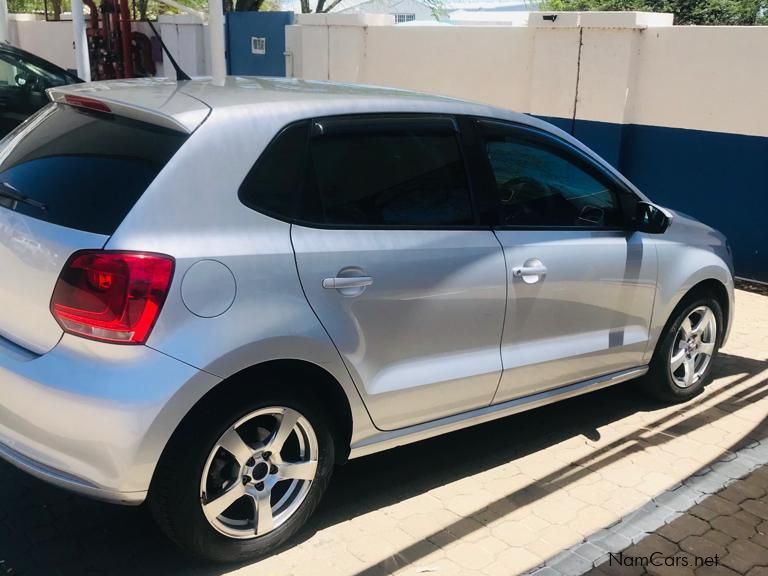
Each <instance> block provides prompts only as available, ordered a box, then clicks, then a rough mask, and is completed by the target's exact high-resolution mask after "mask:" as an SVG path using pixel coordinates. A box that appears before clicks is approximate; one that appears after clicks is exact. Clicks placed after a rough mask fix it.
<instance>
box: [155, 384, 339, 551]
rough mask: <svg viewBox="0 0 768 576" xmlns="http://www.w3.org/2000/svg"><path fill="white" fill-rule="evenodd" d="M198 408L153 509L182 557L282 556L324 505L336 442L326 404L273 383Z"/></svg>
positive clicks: (158, 480)
mask: <svg viewBox="0 0 768 576" xmlns="http://www.w3.org/2000/svg"><path fill="white" fill-rule="evenodd" d="M269 383H270V386H264V388H270V387H271V388H273V390H267V391H265V390H264V389H262V390H261V393H262V394H263V396H262V397H261V398H253V396H254V395H255V394H254V392H253V388H252V387H249V386H243V387H242V388H241V389H239V390H238V389H234V390H232V389H230V391H229V393H228V394H226V395H225V394H222V395H221V396H218V397H214V398H213V399H212V400H208V401H206V402H204V403H201V404H199V406H198V408H197V409H196V410H195V411H194V412H193V413H192V414H190V416H189V417H188V418H187V419H185V420H184V422H183V423H182V426H181V427H180V429H179V430H178V431H177V432H176V434H174V436H173V438H172V439H171V442H170V443H169V445H168V446H167V447H166V449H165V452H164V454H163V457H162V458H161V460H160V464H159V466H158V469H157V472H156V473H155V479H154V480H153V484H152V487H151V491H150V500H149V502H150V507H151V509H152V513H153V514H154V516H155V518H156V519H157V521H158V523H159V524H160V526H161V527H162V528H163V530H164V531H165V532H166V534H168V536H170V537H171V538H172V539H173V540H174V541H175V542H176V543H177V544H179V545H180V546H181V547H182V548H184V549H185V550H188V551H190V552H192V553H193V554H196V555H198V556H202V557H205V558H208V559H211V560H216V561H220V562H238V561H243V560H247V559H253V558H258V557H261V556H264V555H266V554H270V553H271V552H273V551H275V550H277V549H278V548H279V547H280V546H281V545H282V544H283V543H284V542H285V541H286V540H288V539H289V538H290V537H291V536H292V535H293V534H295V533H296V532H297V531H298V530H299V529H300V528H301V527H302V526H303V525H304V524H305V523H306V522H307V520H308V519H309V517H310V516H311V515H312V512H313V511H314V510H315V508H317V505H318V503H319V502H320V499H321V498H322V495H323V492H324V491H325V488H326V486H327V485H328V481H329V480H330V477H331V474H332V472H333V467H334V462H335V442H336V440H335V438H334V428H333V424H332V423H331V422H330V421H329V418H328V413H327V411H326V408H325V404H324V403H323V400H322V399H321V398H318V397H317V396H316V395H313V394H312V393H311V392H307V391H306V390H296V389H294V388H293V386H292V383H291V382H285V381H281V380H277V379H276V377H275V376H272V377H271V379H270V381H269Z"/></svg>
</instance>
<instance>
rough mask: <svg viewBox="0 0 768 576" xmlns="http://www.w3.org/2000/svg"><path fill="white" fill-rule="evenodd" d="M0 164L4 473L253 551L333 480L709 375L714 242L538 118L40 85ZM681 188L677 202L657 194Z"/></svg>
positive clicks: (247, 90) (396, 102) (328, 94)
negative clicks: (497, 427) (618, 387)
mask: <svg viewBox="0 0 768 576" xmlns="http://www.w3.org/2000/svg"><path fill="white" fill-rule="evenodd" d="M50 97H51V100H52V102H51V103H50V104H49V105H48V106H46V107H45V108H44V109H42V110H41V111H40V112H39V113H38V114H36V115H35V116H33V117H32V118H31V119H29V120H28V121H27V122H26V123H24V124H23V125H22V126H20V127H19V128H18V129H17V130H16V131H14V132H13V133H11V134H10V135H9V136H8V137H7V138H6V139H5V140H4V141H3V142H2V145H1V146H0V271H1V272H0V273H1V274H2V279H1V281H0V303H1V304H2V307H1V308H0V456H2V457H3V458H4V459H6V460H8V461H9V462H11V463H13V464H15V465H16V466H18V467H20V468H22V469H24V470H26V471H28V472H29V473H31V474H33V475H35V476H37V477H40V478H43V479H45V480H47V481H49V482H51V483H53V484H56V485H58V486H61V487H64V488H67V489H69V490H73V491H76V492H79V493H81V494H85V495H88V496H92V497H95V498H99V499H103V500H108V501H112V502H118V503H123V504H140V503H142V502H144V501H145V500H147V501H148V502H149V505H150V507H151V509H152V511H153V513H154V516H155V517H156V518H157V520H158V522H159V523H160V525H161V526H162V527H163V529H164V530H165V531H166V532H167V534H168V535H169V536H170V537H171V538H172V539H173V540H174V541H176V542H177V543H178V544H180V545H181V546H182V547H183V548H185V549H187V550H189V551H191V552H193V553H195V554H198V555H200V556H203V557H207V558H211V559H214V560H220V561H238V560H243V559H247V558H254V557H257V556H260V555H264V554H268V553H270V552H271V551H273V550H275V549H276V547H277V546H279V545H281V544H282V543H283V542H285V541H286V540H287V539H288V538H290V537H291V535H293V534H294V533H295V532H296V531H297V530H298V529H299V528H300V527H301V526H302V525H303V524H304V523H305V522H306V520H307V519H308V518H309V516H310V515H311V514H312V512H313V511H314V510H315V508H316V507H317V505H318V502H319V501H320V498H321V496H322V494H323V491H324V490H325V488H326V486H327V485H328V482H329V480H330V478H331V474H332V472H333V469H334V466H336V465H338V464H341V463H343V462H344V461H346V460H347V459H349V458H356V457H360V456H364V455H366V454H371V453H373V452H377V451H380V450H385V449H388V448H394V447H397V446H400V445H403V444H407V443H410V442H415V441H417V440H421V439H424V438H428V437H431V436H436V435H439V434H443V433H446V432H450V431H453V430H457V429H459V428H462V427H465V426H470V425H473V424H477V423H480V422H485V421H488V420H491V419H494V418H501V417H504V416H508V415H510V414H514V413H517V412H520V411H523V410H528V409H531V408H535V407H537V406H541V405H543V404H547V403H551V402H556V401H558V400H560V399H564V398H569V397H572V396H575V395H578V394H583V393H586V392H590V391H592V390H596V389H599V388H603V387H605V386H610V385H613V384H617V383H619V382H623V381H626V380H629V379H634V378H639V379H640V380H639V382H640V383H641V384H642V385H643V386H644V387H645V388H647V390H648V391H650V392H651V393H653V394H654V395H656V396H657V397H660V398H662V399H664V400H667V401H670V402H678V401H684V400H687V399H689V398H691V397H693V396H695V395H696V394H698V393H699V392H701V391H702V389H703V387H704V386H705V384H706V383H707V380H708V378H709V376H710V372H711V370H712V363H713V361H714V358H715V356H716V354H717V351H718V348H719V347H720V346H721V345H722V344H723V342H724V340H725V338H726V337H727V334H728V331H729V328H730V321H731V318H732V317H733V278H732V264H731V254H730V249H729V246H728V243H727V242H726V240H725V238H724V237H723V236H722V235H721V234H720V233H718V232H716V231H715V230H713V229H711V228H709V227H707V226H705V225H704V224H701V223H699V222H697V221H695V220H693V219H691V218H689V217H686V216H684V215H682V214H679V213H675V212H672V211H670V210H667V209H665V208H662V207H660V206H657V205H654V204H653V203H651V202H650V201H649V200H648V199H647V198H646V197H645V196H644V195H643V194H642V193H641V192H640V191H638V190H637V189H636V188H634V187H633V186H632V184H631V183H630V182H628V181H627V180H626V179H625V178H623V177H622V176H621V174H619V173H618V172H617V171H616V170H614V169H613V168H612V167H611V166H609V165H608V164H607V163H606V162H605V161H603V160H601V159H600V158H599V157H597V156H596V155H595V154H594V153H593V152H591V151H590V150H589V149H587V148H586V147H585V146H583V145H582V144H580V143H579V142H578V141H576V140H575V139H573V138H572V137H570V136H569V135H567V134H565V133H563V132H562V131H560V130H558V129H556V128H554V127H553V126H551V125H549V124H547V123H545V122H542V121H539V120H537V119H535V118H532V117H529V116H526V115H522V114H516V113H513V112H508V111H504V110H499V109H495V108H491V107H487V106H483V105H477V104H470V103H466V102H461V101H457V100H451V99H447V98H438V97H432V96H425V95H421V94H414V93H410V92H403V91H398V90H388V89H377V88H365V87H357V86H348V85H340V84H330V83H316V82H303V81H296V80H267V79H257V78H251V79H246V78H229V79H228V80H227V82H226V85H225V86H214V85H212V84H211V83H210V82H206V81H189V82H182V83H178V84H177V83H175V82H170V81H161V80H159V81H148V80H134V81H114V82H107V83H99V84H84V85H74V86H69V87H62V88H56V89H54V90H53V91H51V92H50ZM681 193H682V191H681Z"/></svg>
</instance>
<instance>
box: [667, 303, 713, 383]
mask: <svg viewBox="0 0 768 576" xmlns="http://www.w3.org/2000/svg"><path fill="white" fill-rule="evenodd" d="M716 343H717V319H716V318H715V314H714V313H713V312H712V310H711V308H709V307H708V306H699V307H697V308H694V309H693V310H691V312H690V313H689V314H688V315H687V316H686V317H685V319H684V320H683V322H682V323H681V324H680V328H679V329H678V331H677V337H676V338H675V341H674V343H673V344H672V353H671V354H670V359H669V366H670V370H671V372H672V380H673V381H674V383H675V384H677V385H678V386H680V387H681V388H688V387H689V386H693V385H694V384H696V383H697V382H698V381H699V379H701V376H702V375H703V374H704V373H705V372H706V370H707V368H708V367H709V363H710V361H711V360H712V354H713V353H714V351H715V345H716Z"/></svg>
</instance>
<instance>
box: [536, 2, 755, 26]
mask: <svg viewBox="0 0 768 576" xmlns="http://www.w3.org/2000/svg"><path fill="white" fill-rule="evenodd" d="M542 9H543V10H568V11H570V10H579V11H589V10H609V11H627V10H637V11H641V12H672V13H673V14H674V15H675V24H699V25H719V26H752V25H755V24H768V0H545V2H544V3H543V4H542Z"/></svg>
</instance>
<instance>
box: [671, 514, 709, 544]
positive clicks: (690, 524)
mask: <svg viewBox="0 0 768 576" xmlns="http://www.w3.org/2000/svg"><path fill="white" fill-rule="evenodd" d="M709 530H710V526H709V524H707V523H706V522H704V521H703V520H701V519H699V518H696V516H692V515H691V514H683V515H682V516H681V517H680V518H678V519H677V520H675V521H674V522H672V523H671V524H667V525H666V526H664V527H663V528H662V529H661V530H659V535H660V536H662V537H664V538H666V539H667V540H670V541H671V542H680V541H681V540H683V539H684V538H685V537H686V536H702V535H703V534H704V533H705V532H708V531H709Z"/></svg>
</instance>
